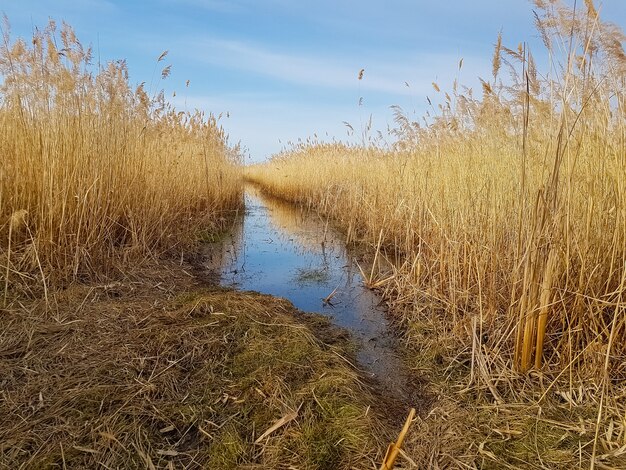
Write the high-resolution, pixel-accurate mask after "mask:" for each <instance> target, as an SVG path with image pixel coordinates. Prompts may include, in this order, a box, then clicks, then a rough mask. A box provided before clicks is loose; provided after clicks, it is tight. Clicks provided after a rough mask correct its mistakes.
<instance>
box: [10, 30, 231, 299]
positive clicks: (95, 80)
mask: <svg viewBox="0 0 626 470" xmlns="http://www.w3.org/2000/svg"><path fill="white" fill-rule="evenodd" d="M165 55H166V54H163V55H162V56H161V57H159V59H158V61H159V62H162V61H163V59H164V58H165ZM92 60H93V59H92V51H91V49H90V48H88V47H85V46H83V45H82V44H81V43H80V41H79V40H78V38H77V37H76V35H75V33H74V31H73V30H72V28H71V27H70V26H68V25H66V24H63V26H62V27H61V28H57V26H56V24H55V23H54V22H52V21H51V22H50V23H49V25H48V26H47V27H46V28H45V29H44V30H41V31H40V30H37V31H36V32H35V33H34V35H33V37H32V40H29V41H28V42H26V41H25V40H23V39H17V40H12V39H11V37H10V34H9V25H8V21H5V25H4V27H3V38H2V44H0V73H1V74H2V79H1V82H0V155H2V157H1V158H2V164H1V165H0V267H1V269H0V279H1V280H2V283H1V284H0V285H1V286H2V288H4V290H5V298H6V295H7V292H8V290H9V289H10V288H11V285H14V286H16V285H17V284H23V285H36V284H38V285H40V286H41V285H43V286H46V285H47V284H50V283H56V282H61V281H66V280H71V279H77V278H80V279H82V278H87V277H91V276H94V275H99V274H105V273H106V272H107V270H109V269H110V268H111V267H112V265H113V264H114V263H115V262H116V261H122V262H123V261H127V262H129V261H134V260H137V259H140V258H141V257H145V256H151V255H153V254H155V253H157V252H158V251H161V250H166V249H170V248H172V247H175V246H177V245H180V244H181V243H183V242H186V241H189V240H190V239H191V238H193V236H194V235H193V232H194V230H196V229H199V228H202V227H204V228H206V227H209V226H210V224H212V223H215V222H216V221H217V220H218V219H219V218H220V217H221V214H222V213H223V211H226V210H229V209H233V208H236V207H237V206H238V205H239V204H240V202H241V184H240V165H239V164H240V158H239V153H238V149H237V148H236V147H231V146H229V144H228V141H227V136H226V134H225V133H224V131H223V130H222V129H221V127H220V126H219V123H218V121H217V119H216V118H215V117H213V116H211V115H209V116H206V115H204V114H203V113H200V112H194V113H189V112H178V111H176V110H175V109H174V108H173V107H172V106H171V105H170V104H168V102H167V101H166V99H165V97H164V94H163V92H161V93H159V94H155V96H149V94H148V93H147V92H146V90H145V86H144V84H141V85H139V86H137V87H132V86H131V84H130V83H129V77H128V68H127V65H126V63H125V61H115V62H109V63H107V64H106V65H103V66H101V67H100V66H98V67H96V66H94V65H92ZM168 74H169V66H168V67H164V69H163V72H162V77H163V78H166V77H167V75H168Z"/></svg>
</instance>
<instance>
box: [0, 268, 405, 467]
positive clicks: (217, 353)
mask: <svg viewBox="0 0 626 470" xmlns="http://www.w3.org/2000/svg"><path fill="white" fill-rule="evenodd" d="M192 273H193V268H192V267H191V266H189V265H183V266H179V265H177V264H173V263H171V264H166V265H163V264H161V265H158V266H152V267H148V268H142V269H138V270H136V271H135V272H133V273H128V275H127V276H126V277H125V278H123V279H119V281H117V282H112V283H108V284H107V285H76V286H72V287H70V288H69V289H67V290H65V291H63V292H57V293H56V294H54V296H53V303H52V306H51V307H50V308H48V309H46V308H45V306H44V304H43V302H20V303H17V302H16V303H14V304H12V305H11V306H10V307H9V308H7V309H5V310H3V311H2V312H1V314H0V371H2V373H1V374H0V389H1V390H2V393H1V395H0V416H3V423H2V426H1V427H0V468H20V467H25V468H49V467H59V468H96V467H98V466H102V467H103V468H119V467H123V468H129V467H132V468H146V467H147V468H220V469H228V468H242V467H245V468H288V467H289V466H290V465H293V466H296V467H298V468H328V469H330V468H333V469H337V468H340V469H341V468H346V469H347V468H372V466H373V464H374V462H378V461H380V459H381V457H382V455H381V454H382V451H383V450H384V447H385V446H386V443H387V442H388V441H389V439H391V438H392V434H393V433H395V432H397V430H396V429H395V428H394V426H393V425H391V424H390V423H389V421H388V420H387V419H385V416H384V415H385V414H387V416H389V415H390V414H391V415H393V416H395V414H397V415H398V416H397V419H398V420H401V419H402V415H403V414H404V413H403V411H402V412H401V411H400V410H397V413H396V410H394V409H393V408H392V406H393V404H391V403H386V402H385V401H384V400H382V399H381V397H380V396H378V395H377V394H376V392H375V390H373V389H372V387H370V386H369V385H368V384H367V383H366V381H367V379H366V378H365V379H364V377H363V376H362V375H359V373H358V372H357V371H355V369H354V368H353V367H352V366H351V365H350V364H349V363H350V362H352V361H353V360H354V349H353V348H351V346H350V343H349V342H348V341H347V337H348V336H347V334H346V333H345V331H344V330H340V329H338V328H336V327H334V326H333V325H332V324H331V323H330V322H329V321H328V320H327V319H326V318H324V317H322V316H320V315H311V314H304V313H302V312H299V311H297V310H296V309H295V308H294V307H293V306H292V305H291V304H290V303H289V302H287V301H284V300H281V299H277V298H274V297H271V296H267V295H261V294H255V293H249V292H237V291H233V290H232V289H223V288H219V287H216V286H215V285H210V283H208V282H207V279H206V278H203V277H200V278H198V277H196V276H194V275H193V274H192ZM281 420H282V421H281ZM276 423H279V424H280V423H282V425H281V426H280V427H278V428H276V429H274V428H275V426H273V425H275V424H276ZM270 429H274V430H273V431H272V432H269V433H268V432H266V431H268V430H270Z"/></svg>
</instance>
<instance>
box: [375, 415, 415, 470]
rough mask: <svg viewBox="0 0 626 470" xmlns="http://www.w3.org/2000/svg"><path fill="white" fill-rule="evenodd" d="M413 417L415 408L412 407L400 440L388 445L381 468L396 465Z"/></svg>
mask: <svg viewBox="0 0 626 470" xmlns="http://www.w3.org/2000/svg"><path fill="white" fill-rule="evenodd" d="M413 418H415V408H411V411H410V412H409V416H408V417H407V418H406V421H405V422H404V427H403V428H402V431H401V432H400V435H399V436H398V440H397V441H396V442H392V443H391V444H389V447H387V452H386V453H385V458H384V459H383V463H382V464H381V466H380V470H391V469H392V468H393V466H394V465H395V463H396V459H397V458H398V454H399V453H400V448H401V447H402V443H403V442H404V438H405V437H406V434H407V432H409V428H410V427H411V423H412V422H413Z"/></svg>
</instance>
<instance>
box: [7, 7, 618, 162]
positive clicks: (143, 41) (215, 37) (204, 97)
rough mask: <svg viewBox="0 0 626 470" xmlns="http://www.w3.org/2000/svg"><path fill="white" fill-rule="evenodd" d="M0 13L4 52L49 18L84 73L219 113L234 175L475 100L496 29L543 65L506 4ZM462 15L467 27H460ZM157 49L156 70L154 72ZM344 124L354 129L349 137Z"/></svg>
mask: <svg viewBox="0 0 626 470" xmlns="http://www.w3.org/2000/svg"><path fill="white" fill-rule="evenodd" d="M568 3H570V4H571V3H572V2H568ZM579 3H582V2H579ZM621 3H622V2H621V1H619V0H605V1H603V2H596V6H597V8H598V10H599V11H600V17H601V18H602V19H603V20H604V21H609V22H612V23H614V24H616V25H617V26H619V27H620V28H621V29H622V30H624V27H625V25H626V9H624V8H623V5H620V4H621ZM579 8H584V5H582V7H581V6H579ZM0 11H1V12H3V13H4V14H6V15H7V17H8V20H9V23H10V26H11V39H12V40H14V39H15V38H17V37H23V38H29V37H30V36H31V35H32V32H33V30H34V28H36V27H37V28H40V29H42V28H44V27H45V26H46V25H47V22H48V18H51V19H53V20H55V21H57V23H58V24H60V23H61V21H65V22H67V23H68V24H69V25H70V26H72V27H73V28H74V30H75V31H76V34H77V36H78V38H79V39H80V40H81V42H83V44H90V45H91V46H92V47H93V50H94V63H100V62H101V63H106V62H107V61H111V60H117V59H124V60H127V62H128V67H129V73H130V81H131V83H133V84H139V83H141V82H146V83H147V84H148V86H149V87H151V88H152V90H151V91H152V93H154V92H155V91H158V90H160V89H164V90H165V92H166V97H167V98H168V100H169V101H170V102H171V103H173V104H174V105H175V106H176V107H177V108H178V109H180V110H190V111H191V110H193V109H195V108H197V109H200V110H203V111H206V112H207V113H209V112H210V113H212V114H214V115H216V116H218V115H220V114H222V119H221V120H220V123H221V125H222V126H223V127H224V129H225V130H226V132H227V133H228V134H229V137H230V143H231V144H236V143H237V142H240V143H241V145H242V147H243V148H244V149H245V153H246V163H254V162H260V161H264V160H266V159H267V158H268V157H270V156H271V155H273V154H276V153H278V152H279V151H280V150H281V149H283V148H285V147H286V146H288V145H289V144H290V143H296V144H297V143H298V142H302V141H306V139H307V138H314V139H317V140H318V141H323V142H330V141H333V140H336V141H343V142H349V143H350V142H351V143H357V142H359V141H360V140H361V137H360V135H361V133H362V131H363V129H364V128H365V127H366V125H367V122H368V121H369V119H370V116H371V119H372V122H373V126H372V131H371V133H372V134H376V133H377V132H378V131H380V132H381V133H382V134H383V135H387V131H388V129H389V128H393V127H394V121H393V111H392V110H391V109H390V107H391V106H394V105H395V106H400V107H401V108H402V109H403V110H404V111H405V113H407V114H408V115H409V116H411V117H412V118H413V119H416V120H418V119H420V118H421V117H422V116H423V115H424V113H425V112H426V111H427V108H428V102H427V97H430V98H431V99H432V100H433V101H435V102H436V95H441V94H443V92H445V91H447V90H451V87H452V82H453V80H454V79H456V78H458V81H459V84H461V85H466V86H469V87H472V88H474V89H476V88H477V87H479V86H480V84H479V81H478V77H483V78H489V77H490V76H491V58H492V53H493V47H494V44H495V42H496V39H497V36H498V33H499V32H500V31H502V35H503V43H504V44H507V45H510V46H516V45H517V44H518V43H520V42H524V41H525V42H527V43H528V44H529V47H530V49H531V51H532V52H533V54H534V55H535V57H536V59H537V61H538V62H539V63H545V61H546V60H547V58H546V56H545V54H544V50H543V45H542V44H541V40H540V39H539V37H538V33H537V31H536V30H535V28H534V19H533V13H532V4H531V2H519V1H513V0H508V1H506V2H502V3H500V4H499V5H498V6H497V7H494V6H493V2H486V1H479V2H474V3H472V4H471V5H469V4H466V3H465V2H462V3H461V2H454V4H452V3H451V2H441V3H440V4H436V5H432V4H414V2H410V1H408V0H395V1H394V2H391V3H389V4H385V5H378V4H377V3H376V2H373V1H367V2H364V3H361V4H360V5H359V8H356V9H355V8H352V7H351V4H350V2H337V3H334V2H330V1H328V0H324V1H321V2H317V3H316V4H315V5H314V6H305V5H301V4H292V3H291V2H288V1H286V0H267V1H266V2H263V4H262V5H260V4H259V3H256V2H253V1H251V0H236V1H223V0H184V1H179V2H174V1H173V0H158V1H157V2H153V3H151V4H148V3H147V2H142V1H130V2H120V1H117V0H115V1H113V0H88V1H85V2H81V3H80V4H79V5H75V4H73V2H71V1H70V0H60V1H58V2H55V4H54V5H49V4H46V3H43V4H42V2H37V1H33V0H26V1H23V2H20V3H19V4H16V3H11V4H9V5H4V6H3V7H0ZM471 16H475V17H478V18H480V21H475V22H472V21H467V19H468V17H471ZM166 50H167V51H169V52H168V55H167V57H166V59H165V60H164V61H163V62H162V63H159V64H157V58H158V57H159V56H160V55H161V54H162V53H163V52H164V51H166ZM461 59H463V67H462V69H461V70H459V61H460V60H461ZM166 65H172V69H171V75H170V77H169V78H167V79H166V80H161V79H160V71H161V69H162V68H163V67H164V66H166ZM362 69H364V75H363V78H362V80H359V78H358V76H359V72H360V70H362ZM187 80H189V81H190V86H189V88H187V87H186V86H185V83H186V81H187ZM433 82H435V83H437V84H438V86H439V87H440V88H441V93H437V92H436V91H435V90H434V88H433ZM174 92H176V96H173V94H174ZM346 123H347V124H350V126H352V127H353V128H354V130H355V131H354V132H353V133H352V135H349V134H350V129H349V127H348V126H347V125H346ZM390 138H391V137H390Z"/></svg>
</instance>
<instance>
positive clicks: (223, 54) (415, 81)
mask: <svg viewBox="0 0 626 470" xmlns="http://www.w3.org/2000/svg"><path fill="white" fill-rule="evenodd" d="M187 44H188V45H187V46H186V47H185V46H183V47H181V50H187V51H190V52H188V57H189V58H190V59H191V58H195V60H199V61H202V62H204V63H208V64H211V65H213V66H218V67H224V68H229V69H235V70H241V71H245V72H249V73H253V74H258V75H262V76H266V77H271V78H273V79H277V80H281V81H284V82H289V83H294V84H300V85H308V86H314V87H327V88H337V89H353V90H371V91H376V92H383V93H388V94H394V95H411V94H414V93H415V92H416V91H419V90H422V91H426V90H428V89H429V88H430V86H431V82H432V81H433V80H434V79H436V78H437V77H436V76H435V75H434V74H436V73H437V72H436V70H437V69H439V70H441V69H442V68H443V69H447V70H449V71H450V70H451V71H454V68H455V65H456V64H457V63H458V59H459V58H458V57H457V56H453V55H450V54H420V55H414V56H413V57H411V58H406V57H405V58H403V59H402V60H397V61H390V60H387V59H385V58H380V57H361V58H358V57H356V58H355V57H341V56H339V55H334V56H331V55H326V56H311V55H308V56H307V55H303V54H294V53H288V52H283V51H278V50H273V49H271V48H268V47H267V46H261V45H257V44H253V43H250V42H244V41H237V40H228V39H220V38H194V39H189V40H188V41H187ZM191 44H193V47H190V45H191ZM191 51H193V52H191ZM199 51H202V52H199ZM466 62H467V61H466ZM361 68H364V69H365V76H364V78H363V80H362V81H359V80H358V79H357V77H358V73H359V70H360V69H361ZM405 82H409V83H410V84H411V87H412V89H407V87H406V85H405Z"/></svg>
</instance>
